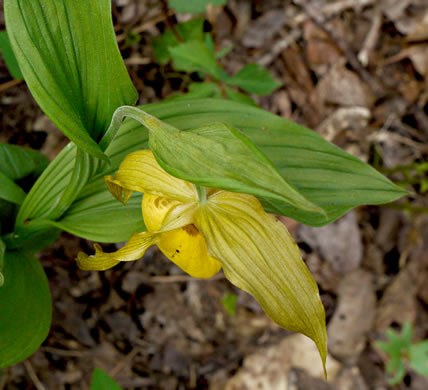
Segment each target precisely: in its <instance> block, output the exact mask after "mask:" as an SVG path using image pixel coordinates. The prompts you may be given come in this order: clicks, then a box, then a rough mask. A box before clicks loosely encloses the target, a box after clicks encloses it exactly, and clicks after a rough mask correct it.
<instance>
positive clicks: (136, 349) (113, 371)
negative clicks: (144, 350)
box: [109, 347, 141, 378]
mask: <svg viewBox="0 0 428 390" xmlns="http://www.w3.org/2000/svg"><path fill="white" fill-rule="evenodd" d="M140 350H141V347H134V348H133V349H132V351H131V352H129V353H128V355H126V356H125V357H124V358H123V359H122V360H121V361H120V362H119V363H117V364H116V365H115V366H114V367H113V369H111V370H110V372H109V375H110V376H111V377H112V378H114V377H115V376H116V375H117V374H119V372H120V370H122V368H123V367H125V365H127V364H129V363H130V362H131V361H132V359H133V358H134V357H135V356H136V355H137V354H138V352H140Z"/></svg>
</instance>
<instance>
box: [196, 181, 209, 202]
mask: <svg viewBox="0 0 428 390" xmlns="http://www.w3.org/2000/svg"><path fill="white" fill-rule="evenodd" d="M195 187H196V191H197V192H198V199H199V202H200V203H205V202H206V201H207V190H206V188H205V187H202V186H200V185H198V184H195Z"/></svg>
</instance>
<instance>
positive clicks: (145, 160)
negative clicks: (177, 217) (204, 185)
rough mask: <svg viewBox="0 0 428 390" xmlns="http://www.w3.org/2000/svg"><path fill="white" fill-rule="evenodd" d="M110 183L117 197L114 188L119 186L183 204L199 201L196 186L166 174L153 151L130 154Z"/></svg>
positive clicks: (111, 189)
mask: <svg viewBox="0 0 428 390" xmlns="http://www.w3.org/2000/svg"><path fill="white" fill-rule="evenodd" d="M108 181H109V183H111V184H110V185H109V189H110V191H112V193H113V195H115V196H116V195H117V194H118V189H117V188H115V187H114V186H119V187H122V188H124V189H127V190H131V191H138V192H149V193H152V194H156V195H159V196H162V197H164V198H168V199H173V200H178V201H181V202H189V201H196V200H197V193H196V190H195V186H194V185H193V184H191V183H189V182H186V181H184V180H181V179H177V178H176V177H174V176H171V175H169V174H168V173H166V172H165V171H164V170H163V169H162V168H161V167H160V165H159V164H158V163H157V161H156V159H155V157H154V156H153V153H152V152H151V150H139V151H137V152H134V153H131V154H128V156H126V158H125V159H124V160H123V161H122V164H120V167H119V170H118V171H117V172H116V175H115V178H114V179H108ZM121 196H122V195H120V198H121ZM116 197H117V196H116ZM119 200H120V199H119Z"/></svg>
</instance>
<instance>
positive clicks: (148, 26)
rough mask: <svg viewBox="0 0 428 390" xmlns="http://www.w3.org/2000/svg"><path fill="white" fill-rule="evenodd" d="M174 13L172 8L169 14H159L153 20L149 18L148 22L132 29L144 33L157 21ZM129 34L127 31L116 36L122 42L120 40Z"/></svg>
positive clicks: (134, 31) (136, 32) (137, 32)
mask: <svg viewBox="0 0 428 390" xmlns="http://www.w3.org/2000/svg"><path fill="white" fill-rule="evenodd" d="M172 15H174V11H172V10H171V11H169V12H168V14H167V15H165V14H162V15H159V16H157V17H156V18H153V19H152V20H148V21H147V22H144V23H143V24H141V25H139V26H137V27H135V28H132V29H131V31H132V32H133V33H135V34H139V33H142V32H144V31H146V30H148V29H149V28H152V27H153V26H154V25H156V24H157V23H159V22H162V21H164V20H165V19H166V18H168V17H170V16H172ZM127 35H128V34H127V33H123V34H120V35H118V36H117V38H116V40H117V42H118V43H120V42H122V41H124V40H125V39H126V37H127Z"/></svg>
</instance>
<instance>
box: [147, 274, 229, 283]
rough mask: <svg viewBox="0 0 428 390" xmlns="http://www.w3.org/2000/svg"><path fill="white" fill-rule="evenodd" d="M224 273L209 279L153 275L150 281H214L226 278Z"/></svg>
mask: <svg viewBox="0 0 428 390" xmlns="http://www.w3.org/2000/svg"><path fill="white" fill-rule="evenodd" d="M224 278H225V276H224V274H217V275H215V276H213V277H212V278H209V279H197V278H194V277H193V276H187V275H173V276H153V277H152V278H150V280H149V281H150V282H153V283H177V282H191V281H197V282H212V281H215V280H221V279H224Z"/></svg>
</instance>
